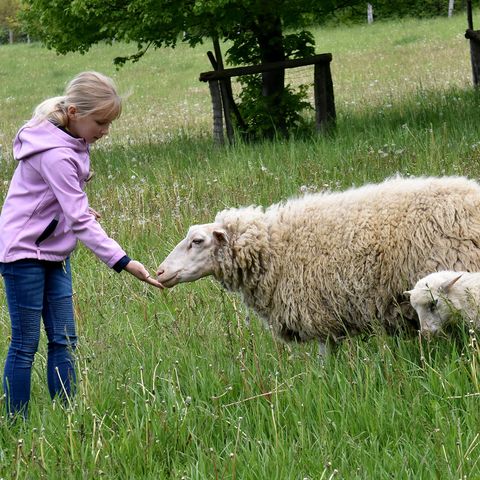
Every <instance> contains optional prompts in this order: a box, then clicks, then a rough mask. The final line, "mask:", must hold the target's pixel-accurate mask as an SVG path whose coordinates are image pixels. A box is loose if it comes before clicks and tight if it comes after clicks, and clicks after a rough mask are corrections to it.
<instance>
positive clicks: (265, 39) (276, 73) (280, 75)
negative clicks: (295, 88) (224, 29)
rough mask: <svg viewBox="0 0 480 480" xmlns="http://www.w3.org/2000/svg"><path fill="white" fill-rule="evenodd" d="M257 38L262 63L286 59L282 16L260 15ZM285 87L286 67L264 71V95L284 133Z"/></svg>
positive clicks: (273, 132)
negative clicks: (282, 103)
mask: <svg viewBox="0 0 480 480" xmlns="http://www.w3.org/2000/svg"><path fill="white" fill-rule="evenodd" d="M257 39H258V44H259V47H260V60H261V63H271V62H278V61H283V60H285V49H284V47H283V32H282V23H281V20H280V17H277V16H275V15H273V16H272V15H268V16H267V15H265V16H259V17H258V22H257ZM284 89H285V69H279V70H273V71H271V72H264V73H262V95H263V97H264V98H265V100H266V102H267V108H268V109H269V111H270V112H271V117H272V122H273V126H274V128H273V129H272V136H273V135H274V134H275V129H276V130H277V131H278V132H279V133H282V134H286V133H287V131H286V130H287V129H286V123H285V116H284V115H283V114H282V113H283V112H282V105H281V99H282V95H283V91H284Z"/></svg>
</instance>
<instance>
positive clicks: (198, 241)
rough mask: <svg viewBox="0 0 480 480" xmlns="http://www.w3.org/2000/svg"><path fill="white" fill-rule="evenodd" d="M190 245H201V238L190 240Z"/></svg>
mask: <svg viewBox="0 0 480 480" xmlns="http://www.w3.org/2000/svg"><path fill="white" fill-rule="evenodd" d="M192 243H194V244H195V245H200V244H202V243H203V238H195V239H193V240H192Z"/></svg>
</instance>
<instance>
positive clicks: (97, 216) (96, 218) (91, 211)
mask: <svg viewBox="0 0 480 480" xmlns="http://www.w3.org/2000/svg"><path fill="white" fill-rule="evenodd" d="M88 211H89V212H90V213H91V214H92V215H93V216H94V217H95V220H100V219H101V218H102V216H101V215H100V214H99V213H98V212H97V211H96V210H94V209H93V208H92V207H88Z"/></svg>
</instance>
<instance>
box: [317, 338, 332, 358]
mask: <svg viewBox="0 0 480 480" xmlns="http://www.w3.org/2000/svg"><path fill="white" fill-rule="evenodd" d="M329 350H330V349H329V348H328V344H327V342H322V341H321V340H319V342H318V359H319V360H320V361H322V360H324V359H325V358H326V357H327V355H328V352H329Z"/></svg>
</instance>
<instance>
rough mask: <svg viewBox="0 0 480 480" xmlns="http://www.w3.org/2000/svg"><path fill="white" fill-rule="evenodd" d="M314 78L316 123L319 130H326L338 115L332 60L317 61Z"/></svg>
mask: <svg viewBox="0 0 480 480" xmlns="http://www.w3.org/2000/svg"><path fill="white" fill-rule="evenodd" d="M313 78H314V80H313V92H314V93H313V95H314V101H315V125H316V128H317V130H319V131H325V130H326V129H327V128H329V127H330V126H332V125H333V124H334V123H335V117H336V113H335V98H334V94H333V81H332V73H331V71H330V62H327V63H316V64H315V67H314V71H313Z"/></svg>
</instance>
